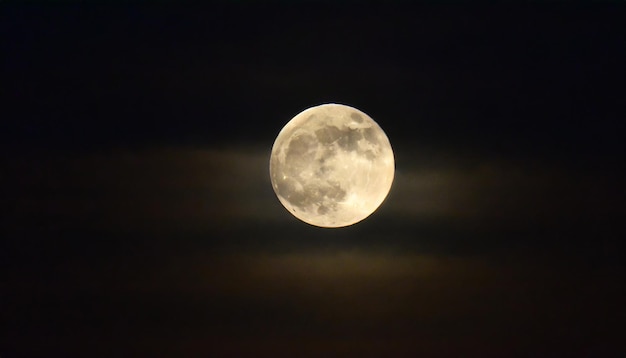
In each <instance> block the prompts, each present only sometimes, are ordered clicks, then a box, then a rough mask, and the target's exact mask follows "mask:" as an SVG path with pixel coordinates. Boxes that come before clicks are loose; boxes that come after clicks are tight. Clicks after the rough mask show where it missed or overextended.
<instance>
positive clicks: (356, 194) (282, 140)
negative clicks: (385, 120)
mask: <svg viewBox="0 0 626 358" xmlns="http://www.w3.org/2000/svg"><path fill="white" fill-rule="evenodd" d="M394 171H395V164H394V156H393V151H392V149H391V144H390V143H389V139H388V138H387V136H386V135H385V132H383V130H382V129H381V128H380V126H378V124H377V123H376V122H375V121H374V120H373V119H372V118H370V116H368V115H367V114H365V113H363V112H361V111H360V110H358V109H356V108H353V107H350V106H345V105H341V104H323V105H320V106H316V107H311V108H309V109H306V110H304V111H303V112H301V113H299V114H298V115H296V116H295V117H294V118H293V119H291V121H289V122H288V123H287V124H286V125H285V127H283V129H282V130H281V131H280V133H279V134H278V137H276V141H275V142H274V146H273V147H272V154H271V157H270V178H271V180H272V186H273V187H274V192H275V193H276V196H278V200H280V202H281V203H282V204H283V206H284V207H285V208H286V209H287V210H288V211H289V212H290V213H292V214H293V215H294V216H295V217H297V218H298V219H300V220H302V221H304V222H306V223H309V224H311V225H315V226H321V227H342V226H348V225H352V224H355V223H357V222H359V221H361V220H363V219H365V218H366V217H368V216H369V215H370V214H372V213H373V212H374V211H376V209H377V208H378V207H379V206H380V204H382V202H383V200H385V197H386V196H387V194H388V193H389V189H391V184H392V182H393V176H394Z"/></svg>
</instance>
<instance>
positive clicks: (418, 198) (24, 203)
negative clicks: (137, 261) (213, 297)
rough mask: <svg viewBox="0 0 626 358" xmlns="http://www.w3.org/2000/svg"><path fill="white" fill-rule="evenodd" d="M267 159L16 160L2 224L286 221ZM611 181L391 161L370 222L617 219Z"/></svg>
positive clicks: (551, 171) (173, 153)
mask: <svg viewBox="0 0 626 358" xmlns="http://www.w3.org/2000/svg"><path fill="white" fill-rule="evenodd" d="M268 162H269V149H268V150H267V151H266V150H260V149H258V147H257V148H247V149H233V148H220V149H205V148H165V149H163V148H159V149H144V150H137V151H133V152H131V151H111V152H105V153H98V154H81V155H75V154H60V153H51V154H50V155H47V156H38V157H28V156H25V157H18V158H16V159H14V160H13V161H12V162H11V163H10V165H9V170H8V171H7V174H6V176H5V179H8V180H7V184H6V185H5V186H4V189H5V191H6V195H7V196H8V197H9V198H11V200H10V205H9V216H10V217H11V218H12V219H11V220H9V225H11V221H13V220H17V221H18V222H19V221H20V220H22V221H28V222H29V223H31V222H32V221H31V220H32V219H35V218H42V219H45V220H47V221H48V223H47V224H49V225H55V226H61V227H63V226H67V227H71V226H76V227H100V228H105V227H106V228H107V229H113V230H116V229H120V230H130V231H146V232H156V231H162V230H170V229H174V228H175V229H184V230H188V231H190V232H203V231H207V230H210V229H211V228H215V227H216V226H222V225H226V224H228V223H237V222H244V221H245V222H255V221H256V222H263V223H264V224H269V223H279V222H287V221H291V222H293V221H294V220H295V219H293V218H292V217H291V216H290V215H289V214H288V213H287V212H286V211H285V210H284V209H283V208H282V206H281V205H280V204H279V202H278V200H277V199H276V197H275V195H274V193H273V191H272V188H271V183H270V180H269V169H268ZM416 162H418V163H419V158H418V159H416ZM618 182H619V178H616V177H610V176H605V175H602V173H576V172H571V171H567V170H564V169H559V168H556V167H554V168H553V167H548V166H541V165H538V164H534V165H524V163H515V162H501V161H500V162H498V161H488V160H485V161H483V162H481V161H478V162H477V163H476V164H475V165H470V166H467V165H465V166H463V167H461V166H459V165H456V164H454V162H452V161H449V162H448V163H446V162H442V163H438V164H437V165H436V166H432V165H431V166H425V167H424V168H420V167H418V166H417V165H416V166H414V167H402V166H398V167H397V172H396V177H395V181H394V184H393V187H392V190H391V192H390V195H389V196H388V197H387V199H386V201H385V202H384V203H383V204H382V206H381V207H380V208H379V210H378V211H377V212H376V213H375V214H373V216H372V218H379V219H380V218H388V219H390V220H398V219H408V222H411V221H414V222H424V221H429V220H438V221H439V222H441V220H444V221H445V222H448V223H450V224H453V223H471V225H472V226H474V227H478V228H483V227H492V226H495V227H499V226H506V225H515V226H518V227H525V226H531V225H541V224H546V225H547V224H550V225H562V224H564V223H567V222H570V223H573V222H575V221H576V220H579V219H581V218H585V219H584V220H585V221H586V222H594V223H598V224H602V223H606V222H614V221H615V220H617V218H618V215H619V203H620V202H622V201H623V198H624V191H623V190H622V189H618V188H619V186H618ZM35 222H36V221H35ZM44 224H45V223H44ZM303 225H304V224H303Z"/></svg>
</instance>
